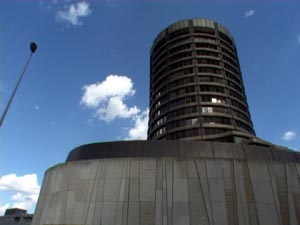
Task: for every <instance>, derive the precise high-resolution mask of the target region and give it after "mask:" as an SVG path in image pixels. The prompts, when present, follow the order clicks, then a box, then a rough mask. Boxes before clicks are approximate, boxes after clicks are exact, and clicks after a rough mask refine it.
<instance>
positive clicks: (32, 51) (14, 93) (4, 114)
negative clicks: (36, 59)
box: [0, 42, 37, 127]
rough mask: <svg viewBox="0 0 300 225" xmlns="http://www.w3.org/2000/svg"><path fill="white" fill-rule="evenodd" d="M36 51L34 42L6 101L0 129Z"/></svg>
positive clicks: (0, 120)
mask: <svg viewBox="0 0 300 225" xmlns="http://www.w3.org/2000/svg"><path fill="white" fill-rule="evenodd" d="M36 50H37V44H36V43H34V42H32V43H30V51H31V52H30V55H29V57H28V59H27V62H26V64H25V66H24V68H23V71H22V73H21V75H20V77H19V79H18V81H17V84H16V86H15V88H14V90H13V93H12V94H11V96H10V98H9V100H8V103H7V105H6V107H5V109H4V111H3V114H2V116H1V119H0V127H1V126H2V123H3V121H4V118H5V116H6V114H7V112H8V109H9V107H10V105H11V103H12V101H13V99H14V97H15V95H16V92H17V90H18V87H19V85H20V83H21V81H22V79H23V77H24V74H25V72H26V69H27V67H28V65H29V63H30V60H31V58H32V55H33V53H34V52H35V51H36Z"/></svg>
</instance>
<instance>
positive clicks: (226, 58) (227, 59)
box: [223, 55, 238, 67]
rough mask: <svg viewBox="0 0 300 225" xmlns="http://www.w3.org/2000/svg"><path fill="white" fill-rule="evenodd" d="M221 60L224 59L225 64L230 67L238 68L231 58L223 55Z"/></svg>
mask: <svg viewBox="0 0 300 225" xmlns="http://www.w3.org/2000/svg"><path fill="white" fill-rule="evenodd" d="M223 59H224V61H225V62H229V63H231V64H232V65H234V66H236V67H238V65H237V64H236V61H234V60H232V59H231V58H229V57H227V56H226V55H223Z"/></svg>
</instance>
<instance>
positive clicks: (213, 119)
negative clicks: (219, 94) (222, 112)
mask: <svg viewBox="0 0 300 225" xmlns="http://www.w3.org/2000/svg"><path fill="white" fill-rule="evenodd" d="M203 123H208V124H226V125H231V124H232V123H231V119H229V118H226V117H217V116H205V117H203Z"/></svg>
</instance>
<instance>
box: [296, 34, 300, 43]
mask: <svg viewBox="0 0 300 225" xmlns="http://www.w3.org/2000/svg"><path fill="white" fill-rule="evenodd" d="M296 38H297V41H298V43H299V44H300V34H298V35H297V37H296Z"/></svg>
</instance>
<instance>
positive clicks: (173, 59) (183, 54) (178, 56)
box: [170, 52, 192, 62]
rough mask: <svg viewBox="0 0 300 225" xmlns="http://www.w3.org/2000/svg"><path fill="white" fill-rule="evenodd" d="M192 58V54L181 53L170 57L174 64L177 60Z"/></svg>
mask: <svg viewBox="0 0 300 225" xmlns="http://www.w3.org/2000/svg"><path fill="white" fill-rule="evenodd" d="M190 56H192V52H180V53H178V54H176V55H174V56H172V57H170V61H171V62H174V61H175V60H177V59H182V58H185V57H190Z"/></svg>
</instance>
